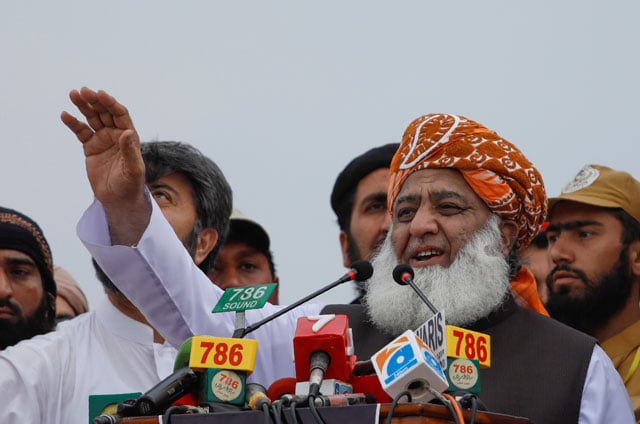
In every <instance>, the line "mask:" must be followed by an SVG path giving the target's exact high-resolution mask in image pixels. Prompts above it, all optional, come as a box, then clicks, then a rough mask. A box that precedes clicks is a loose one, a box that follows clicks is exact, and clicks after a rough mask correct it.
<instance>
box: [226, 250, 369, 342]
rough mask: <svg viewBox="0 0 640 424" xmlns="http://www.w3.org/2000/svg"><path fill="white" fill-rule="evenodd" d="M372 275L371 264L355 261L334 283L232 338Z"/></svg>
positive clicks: (235, 335)
mask: <svg viewBox="0 0 640 424" xmlns="http://www.w3.org/2000/svg"><path fill="white" fill-rule="evenodd" d="M372 275H373V267H372V266H371V263H369V262H368V261H356V262H354V263H353V265H352V266H351V269H349V271H347V273H346V274H344V275H343V276H342V277H340V278H338V279H337V280H336V281H334V282H333V283H331V284H329V285H328V286H326V287H323V288H321V289H320V290H317V291H315V292H313V293H311V294H310V295H308V296H306V297H304V298H302V299H300V300H298V301H297V302H294V303H292V304H291V305H288V306H285V307H284V308H282V309H280V310H279V311H277V312H275V313H274V314H272V315H269V316H268V317H266V318H264V319H263V320H261V321H258V322H256V323H255V324H253V325H250V326H248V327H247V328H239V329H236V331H235V332H234V333H233V337H238V338H242V337H244V336H246V335H247V334H249V333H251V332H253V331H255V330H257V329H258V328H260V327H262V326H263V325H264V324H266V323H268V322H271V321H273V320H274V319H276V318H278V317H279V316H280V315H284V314H286V313H287V312H289V311H291V310H292V309H295V308H297V307H298V306H300V305H302V304H303V303H305V302H308V301H309V300H311V299H313V298H315V297H318V296H320V295H321V294H322V293H324V292H326V291H328V290H331V289H332V288H334V287H336V286H338V285H340V284H342V283H346V282H348V281H353V280H356V281H365V280H368V279H369V278H371V276H372Z"/></svg>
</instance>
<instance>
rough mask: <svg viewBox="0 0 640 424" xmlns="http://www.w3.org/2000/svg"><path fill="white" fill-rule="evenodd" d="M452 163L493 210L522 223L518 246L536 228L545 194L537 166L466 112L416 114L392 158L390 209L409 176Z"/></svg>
mask: <svg viewBox="0 0 640 424" xmlns="http://www.w3.org/2000/svg"><path fill="white" fill-rule="evenodd" d="M438 168H453V169H457V170H459V171H460V173H461V174H462V176H463V177H464V179H465V181H466V182H467V184H469V186H471V188H472V189H473V191H474V192H475V193H476V194H477V195H478V197H480V198H481V199H482V200H483V201H484V202H485V203H486V205H487V206H488V207H489V209H491V211H492V212H493V213H495V214H496V215H498V216H499V217H501V218H502V219H505V220H511V221H514V222H515V223H516V224H518V228H519V232H518V240H517V246H518V247H525V246H527V245H528V244H529V242H530V241H531V239H532V238H533V237H534V236H535V234H536V233H537V232H538V229H539V227H540V224H542V221H543V219H544V217H545V216H546V213H547V196H546V193H545V190H544V183H543V181H542V177H541V175H540V173H539V172H538V170H537V169H536V168H535V167H534V166H533V164H531V162H529V160H528V159H527V158H526V157H525V156H524V155H523V154H522V152H521V151H520V150H518V149H517V148H516V147H515V146H514V145H513V144H511V143H510V142H508V141H507V140H505V139H503V138H501V137H500V136H499V135H498V134H496V133H495V132H494V131H491V130H490V129H488V128H486V127H484V126H482V125H480V124H479V123H477V122H475V121H472V120H471V119H467V118H465V117H464V116H457V115H445V114H429V115H424V116H421V117H419V118H417V119H415V120H414V121H413V122H412V123H411V124H409V127H407V130H406V131H405V133H404V135H403V137H402V143H401V144H400V147H399V148H398V151H397V152H396V154H395V155H394V157H393V159H392V161H391V169H390V175H389V189H388V190H389V192H388V196H387V202H388V206H389V211H393V204H394V203H395V200H396V197H397V196H398V193H399V192H400V189H401V188H402V185H403V184H404V182H405V181H406V179H407V178H408V177H409V175H411V174H412V173H413V172H415V171H419V170H421V169H438Z"/></svg>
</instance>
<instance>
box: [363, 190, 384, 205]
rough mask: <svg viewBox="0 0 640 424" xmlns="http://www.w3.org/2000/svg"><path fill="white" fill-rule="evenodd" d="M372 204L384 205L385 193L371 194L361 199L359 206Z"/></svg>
mask: <svg viewBox="0 0 640 424" xmlns="http://www.w3.org/2000/svg"><path fill="white" fill-rule="evenodd" d="M374 202H382V203H386V202H387V193H384V192H382V191H379V192H377V193H371V194H370V195H368V196H365V198H364V199H362V201H361V202H360V204H361V205H362V204H365V203H374Z"/></svg>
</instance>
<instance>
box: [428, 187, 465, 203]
mask: <svg viewBox="0 0 640 424" xmlns="http://www.w3.org/2000/svg"><path fill="white" fill-rule="evenodd" d="M429 197H430V198H431V200H432V201H433V200H444V199H457V200H460V201H462V202H466V201H467V199H466V198H465V197H464V196H463V195H461V194H460V193H458V192H457V191H451V190H440V191H436V192H433V193H430V194H429Z"/></svg>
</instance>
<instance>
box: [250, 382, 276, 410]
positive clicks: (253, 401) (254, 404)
mask: <svg viewBox="0 0 640 424" xmlns="http://www.w3.org/2000/svg"><path fill="white" fill-rule="evenodd" d="M245 398H246V402H247V405H248V406H249V408H251V409H253V410H256V409H260V410H261V409H262V408H263V407H264V406H265V405H266V406H269V405H271V400H270V399H269V398H268V397H267V389H266V388H265V387H264V386H263V385H261V384H258V383H247V388H246V390H245Z"/></svg>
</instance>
